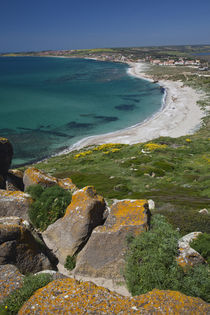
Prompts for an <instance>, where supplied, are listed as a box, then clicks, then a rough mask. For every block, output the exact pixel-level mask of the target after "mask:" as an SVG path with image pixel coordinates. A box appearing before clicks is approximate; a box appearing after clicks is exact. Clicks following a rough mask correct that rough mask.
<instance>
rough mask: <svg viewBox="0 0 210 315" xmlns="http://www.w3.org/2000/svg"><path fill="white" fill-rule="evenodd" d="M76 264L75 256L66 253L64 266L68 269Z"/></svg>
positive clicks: (71, 268)
mask: <svg viewBox="0 0 210 315" xmlns="http://www.w3.org/2000/svg"><path fill="white" fill-rule="evenodd" d="M75 266H76V257H75V256H70V255H68V256H67V257H66V262H65V265H64V267H65V268H66V269H68V270H73V269H74V268H75Z"/></svg>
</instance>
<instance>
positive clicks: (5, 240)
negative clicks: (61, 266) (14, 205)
mask: <svg viewBox="0 0 210 315" xmlns="http://www.w3.org/2000/svg"><path fill="white" fill-rule="evenodd" d="M37 238H38V236H37ZM6 264H13V265H15V266H17V267H18V269H19V270H20V272H21V273H23V274H26V273H29V272H38V271H41V270H44V269H52V268H53V265H52V263H51V262H50V260H49V259H48V257H47V256H46V253H45V252H43V246H40V242H39V240H36V239H35V237H34V235H33V234H32V232H31V231H30V230H29V229H28V228H27V227H26V225H25V224H24V221H22V220H20V221H18V220H17V218H16V217H14V219H12V218H11V217H10V218H9V219H8V218H4V219H3V220H2V218H1V220H0V265H6Z"/></svg>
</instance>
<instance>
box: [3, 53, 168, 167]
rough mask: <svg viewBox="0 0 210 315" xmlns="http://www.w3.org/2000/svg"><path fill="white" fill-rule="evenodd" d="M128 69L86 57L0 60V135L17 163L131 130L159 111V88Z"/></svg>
mask: <svg viewBox="0 0 210 315" xmlns="http://www.w3.org/2000/svg"><path fill="white" fill-rule="evenodd" d="M127 70H128V66H127V65H125V64H120V63H111V62H98V61H94V60H85V59H67V58H39V57H2V58H0V136H4V137H7V138H8V139H9V140H10V141H11V142H12V144H13V146H14V159H13V165H19V164H24V163H28V162H31V161H34V160H40V159H42V158H45V157H48V156H50V155H52V154H55V153H57V152H59V151H61V150H63V149H65V148H67V147H69V146H70V145H72V144H74V143H76V142H77V141H79V140H81V139H82V138H84V137H87V136H91V135H97V134H102V133H106V132H111V131H115V130H119V129H123V128H126V127H129V126H132V125H134V124H136V123H139V122H141V121H143V120H145V119H146V118H147V117H149V116H151V115H152V114H154V113H155V112H156V111H158V110H159V109H160V107H161V101H162V97H163V91H162V90H161V88H160V87H159V86H158V85H156V84H153V83H150V82H148V81H145V80H141V79H137V78H134V77H132V76H130V75H128V73H127Z"/></svg>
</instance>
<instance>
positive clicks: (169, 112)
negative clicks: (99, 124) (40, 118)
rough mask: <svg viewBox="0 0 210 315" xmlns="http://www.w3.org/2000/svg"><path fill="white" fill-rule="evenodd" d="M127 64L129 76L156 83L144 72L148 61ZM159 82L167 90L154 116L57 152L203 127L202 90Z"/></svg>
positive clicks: (87, 138)
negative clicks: (198, 103) (200, 105)
mask: <svg viewBox="0 0 210 315" xmlns="http://www.w3.org/2000/svg"><path fill="white" fill-rule="evenodd" d="M128 65H129V66H130V68H129V69H128V74H129V75H132V76H135V77H137V78H139V79H144V80H148V81H150V82H154V80H153V79H152V77H150V76H148V75H146V74H145V69H146V68H147V67H148V65H146V64H145V63H143V62H138V63H134V62H129V63H128ZM157 83H158V84H159V85H160V86H161V87H163V88H164V90H165V93H164V97H163V101H162V106H161V109H160V110H159V111H158V112H156V113H155V114H154V115H153V116H150V117H149V118H147V119H146V120H144V121H143V122H140V123H138V124H136V125H134V126H131V127H128V128H125V129H121V130H118V131H114V132H110V133H106V134H101V135H96V136H90V137H86V138H83V139H81V140H80V141H78V142H76V143H75V144H73V145H71V146H70V147H69V148H68V149H65V150H64V151H62V152H60V153H59V154H56V155H61V154H67V153H69V152H71V151H74V150H80V149H82V148H83V147H85V146H90V145H100V144H104V143H110V142H111V143H121V144H135V143H139V142H146V141H150V140H152V139H155V138H158V137H160V136H164V137H172V138H177V137H180V136H185V135H190V134H193V133H194V132H195V131H196V130H197V129H198V128H199V127H200V125H201V119H202V117H204V116H205V114H204V112H203V111H202V110H201V109H200V107H199V105H197V101H198V100H199V99H201V97H202V96H203V93H202V92H199V91H196V90H195V89H193V88H191V87H187V86H183V83H182V82H180V81H169V80H160V81H158V82H157Z"/></svg>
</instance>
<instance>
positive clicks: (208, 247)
mask: <svg viewBox="0 0 210 315" xmlns="http://www.w3.org/2000/svg"><path fill="white" fill-rule="evenodd" d="M190 246H191V247H192V248H194V249H195V250H196V251H197V252H199V253H200V254H201V256H203V258H205V259H206V261H207V262H208V264H210V234H207V233H204V234H200V235H199V236H198V237H197V239H195V240H193V241H192V242H191V243H190Z"/></svg>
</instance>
